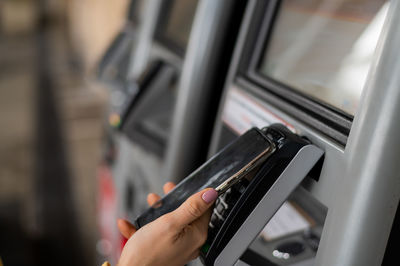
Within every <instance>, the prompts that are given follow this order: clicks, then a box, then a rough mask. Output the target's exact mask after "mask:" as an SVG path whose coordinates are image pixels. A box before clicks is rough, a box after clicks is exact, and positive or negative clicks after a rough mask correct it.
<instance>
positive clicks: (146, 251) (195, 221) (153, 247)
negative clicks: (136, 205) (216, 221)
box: [117, 182, 215, 266]
mask: <svg viewBox="0 0 400 266" xmlns="http://www.w3.org/2000/svg"><path fill="white" fill-rule="evenodd" d="M174 187H175V184H173V183H171V182H169V183H166V184H165V185H164V187H163V190H164V192H165V193H168V192H169V191H171V190H172V189H173V188H174ZM207 190H210V189H205V190H202V191H200V192H198V193H196V194H193V195H192V196H191V197H190V198H188V199H187V200H186V201H185V202H184V203H183V204H182V205H181V206H180V207H179V208H178V209H176V210H175V211H173V212H170V213H167V214H165V215H163V216H161V217H160V218H158V219H157V220H155V221H153V222H151V223H149V224H147V225H145V226H143V227H142V228H140V229H139V230H136V228H135V227H134V226H133V225H132V224H131V223H130V222H128V221H127V220H124V219H119V220H118V221H117V225H118V229H119V231H120V232H121V234H122V235H123V236H124V237H125V238H127V239H128V242H127V243H126V245H125V247H124V249H123V250H122V254H121V257H120V260H119V262H118V266H137V265H148V266H150V265H151V266H157V265H179V266H182V265H185V264H186V263H188V262H189V261H191V260H193V259H195V258H197V257H198V255H199V249H200V248H201V246H202V245H203V244H204V242H205V241H206V239H207V231H208V223H209V220H210V216H211V212H212V209H211V206H212V205H213V204H214V201H215V200H212V201H211V202H209V203H207V202H206V201H204V200H203V198H202V195H203V194H204V193H205V192H206V191H207ZM159 199H160V196H159V195H157V194H154V193H151V194H149V195H148V196H147V202H148V204H149V205H153V204H154V203H155V202H157V201H158V200H159Z"/></svg>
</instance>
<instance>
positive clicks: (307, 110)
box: [204, 0, 400, 265]
mask: <svg viewBox="0 0 400 266" xmlns="http://www.w3.org/2000/svg"><path fill="white" fill-rule="evenodd" d="M388 10H389V12H388ZM399 12H400V10H399V5H398V3H397V4H393V3H390V4H389V2H388V1H370V0H363V1H304V0H283V1H261V0H260V1H250V2H249V3H248V7H247V10H246V14H245V17H244V22H243V25H242V28H241V32H240V36H239V40H238V42H237V46H236V49H235V56H234V58H233V59H232V63H231V68H230V72H229V76H228V78H227V81H226V84H225V91H224V96H223V99H222V101H221V104H220V111H219V115H218V117H217V122H216V124H215V129H214V135H213V140H212V145H211V149H210V156H211V155H213V154H215V153H216V152H217V151H219V150H220V149H221V148H222V147H224V146H225V145H227V144H228V143H230V142H231V141H232V140H234V139H236V138H237V137H238V136H240V135H242V134H243V133H244V132H246V131H247V130H248V129H249V128H252V127H254V126H255V127H259V128H262V127H265V126H268V125H270V124H273V123H281V124H284V125H286V127H287V128H289V129H290V130H291V131H292V132H294V133H296V134H298V135H301V136H303V137H305V138H307V139H308V140H309V141H311V142H312V143H313V144H314V145H316V146H318V147H320V148H321V149H322V150H324V152H325V157H324V162H323V165H322V166H321V167H322V168H321V172H320V175H319V176H318V178H310V177H308V178H306V179H305V180H304V181H303V182H302V183H301V185H300V186H299V187H297V189H296V190H295V191H294V192H293V193H292V194H291V195H290V197H289V198H288V200H286V201H285V202H284V203H283V205H282V206H281V207H280V209H279V210H278V211H277V212H276V213H275V215H274V216H273V218H272V219H271V220H270V221H269V222H268V221H267V220H266V221H265V224H266V226H265V227H264V229H263V230H261V232H257V233H258V236H257V237H256V238H255V239H254V241H253V242H252V243H251V244H250V245H249V246H248V248H247V250H246V251H245V252H244V253H243V250H238V251H237V252H239V253H240V254H234V253H235V251H234V250H233V251H232V250H231V253H230V254H231V256H233V257H235V256H236V257H235V258H240V259H239V260H236V259H235V260H234V261H236V262H235V263H236V264H235V265H380V263H381V261H382V259H383V254H384V250H385V246H386V242H387V239H388V236H389V232H390V228H391V223H392V221H393V218H394V214H395V211H396V207H397V204H398V200H399V194H400V193H399V191H400V189H399V186H398V182H397V183H396V181H395V180H396V179H395V173H396V172H398V168H399V167H398V166H397V165H396V163H395V162H394V158H395V157H396V156H397V155H398V154H399V152H400V151H399V148H398V147H397V148H395V150H396V151H395V152H394V153H391V154H388V153H385V155H383V154H384V150H385V148H384V147H389V145H390V141H393V140H395V138H396V134H397V133H399V129H398V126H396V125H393V124H390V123H389V122H388V123H383V122H382V121H381V119H384V120H385V121H386V118H384V117H389V118H394V117H395V114H396V112H397V111H398V109H399V108H398V107H395V106H396V105H394V104H393V103H394V102H393V101H394V99H396V100H397V101H398V100H399V93H396V92H395V90H394V89H393V90H391V85H390V83H388V82H389V81H388V80H385V77H386V78H387V79H389V80H391V81H390V82H395V83H396V82H397V84H398V78H397V75H396V74H395V71H398V70H399V64H398V63H396V62H398V61H399V60H396V62H394V61H393V60H390V57H391V56H396V57H397V58H398V55H396V54H395V48H394V47H395V45H398V44H399V33H398V32H397V33H394V32H395V25H396V24H397V23H398V18H397V17H396V14H397V15H398V14H399ZM388 32H392V34H393V35H389V33H388ZM389 36H390V37H389ZM397 89H398V87H397ZM380 90H381V91H385V92H387V93H391V94H392V95H391V96H385V97H383V96H382V95H381V92H380ZM391 98H392V100H390V99H391ZM391 101H392V102H391ZM397 105H398V104H397ZM388 106H391V108H389V109H390V110H389V109H388ZM373 124H376V125H377V126H378V125H381V126H382V128H380V129H379V130H378V129H374V127H373V126H372V125H373ZM371 131H374V132H375V134H378V132H380V136H382V134H385V139H382V138H379V137H378V136H376V135H374V134H372V132H371ZM395 133H396V134H395ZM367 143H369V145H367ZM372 146H374V147H372ZM376 152H378V153H379V154H381V155H382V156H383V157H385V158H379V159H377V158H376V156H373V154H375V153H376ZM380 152H382V153H380ZM372 158H375V159H374V160H372ZM368 161H369V162H368ZM372 162H373V163H372ZM382 169H386V170H384V171H383V172H384V173H382V172H380V173H378V170H382ZM388 169H390V170H389V171H388ZM385 191H388V192H389V191H390V192H389V194H386V195H385ZM389 206H393V208H391V207H389ZM217 216H218V214H217ZM255 219H262V217H261V218H260V217H256V218H255ZM267 222H268V223H267ZM249 230H251V229H249ZM251 233H253V232H251ZM371 243H379V244H376V245H373V244H371ZM211 249H212V247H211ZM205 252H206V253H205V255H204V256H205V257H207V252H210V251H205ZM228 257H229V256H228ZM217 261H218V264H215V263H216V262H215V261H214V262H208V263H209V264H213V265H229V264H230V265H232V261H229V260H228V261H229V262H228V263H225V262H224V261H223V260H217ZM206 264H207V263H206Z"/></svg>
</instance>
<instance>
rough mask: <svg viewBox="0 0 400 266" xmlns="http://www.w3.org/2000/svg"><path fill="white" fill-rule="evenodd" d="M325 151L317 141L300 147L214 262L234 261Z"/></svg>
mask: <svg viewBox="0 0 400 266" xmlns="http://www.w3.org/2000/svg"><path fill="white" fill-rule="evenodd" d="M323 153H324V152H323V151H322V150H321V149H319V148H318V147H316V146H314V145H307V146H305V147H303V148H301V149H300V151H299V152H298V153H297V154H296V156H295V157H294V158H293V160H292V161H291V162H290V163H289V165H288V166H287V167H286V168H285V170H284V171H283V172H282V174H281V175H280V176H279V178H278V179H277V180H276V181H275V183H274V184H273V186H272V187H271V188H270V189H269V191H268V192H267V193H266V194H265V195H264V197H263V198H262V200H261V201H260V202H259V204H258V205H257V206H256V207H255V208H254V210H253V211H252V212H251V214H250V215H249V217H248V218H247V219H246V221H245V222H244V223H243V224H242V225H241V226H240V228H239V229H238V231H237V232H236V234H235V235H234V236H233V237H232V239H231V240H230V241H229V243H228V244H227V245H226V247H225V248H224V250H223V251H222V252H221V253H220V255H219V256H218V257H217V259H216V260H215V263H214V265H219V266H220V265H233V264H234V263H235V262H236V261H237V260H238V259H239V257H240V256H241V255H242V254H243V252H244V251H245V250H246V249H247V247H248V246H249V245H250V243H251V242H252V241H253V240H254V239H255V238H256V237H257V235H258V234H259V233H260V231H261V230H262V229H263V228H264V226H265V225H266V224H267V222H268V221H269V220H270V219H271V218H272V216H273V215H274V214H275V212H276V211H277V210H278V209H279V207H280V206H281V205H282V204H283V202H284V201H285V200H286V199H287V197H288V196H289V195H290V193H291V192H292V191H293V190H294V189H295V188H296V187H297V186H298V185H299V184H300V182H301V181H302V180H303V179H304V178H305V177H306V175H307V174H308V172H309V171H310V170H311V169H312V167H313V166H314V165H315V164H316V163H317V161H318V160H319V159H320V158H321V156H322V155H323Z"/></svg>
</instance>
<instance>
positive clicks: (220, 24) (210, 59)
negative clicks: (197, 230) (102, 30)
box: [164, 0, 233, 180]
mask: <svg viewBox="0 0 400 266" xmlns="http://www.w3.org/2000/svg"><path fill="white" fill-rule="evenodd" d="M232 6H233V1H230V0H220V1H215V0H203V1H199V4H198V7H197V12H196V16H195V19H194V22H193V28H192V32H191V35H190V40H189V44H188V48H187V51H186V56H185V61H184V64H183V72H182V76H181V79H180V83H179V87H178V99H177V103H176V108H175V113H174V118H173V124H172V133H171V139H170V142H169V146H168V150H167V156H166V164H165V171H164V173H165V176H166V179H167V180H179V179H182V178H183V177H185V175H186V174H188V173H189V172H190V170H192V169H193V167H194V165H193V161H194V159H193V158H194V156H196V154H195V152H196V151H197V150H198V149H199V148H201V145H202V143H200V141H199V140H200V139H201V132H202V128H203V127H204V126H205V123H212V122H210V121H204V119H205V115H206V111H207V110H206V107H207V103H209V101H210V97H212V96H213V92H212V91H211V88H210V82H211V79H212V73H214V71H217V69H216V65H217V59H218V53H219V52H220V49H221V48H222V47H220V46H221V38H222V36H223V34H222V33H223V32H224V31H226V30H227V27H229V24H228V17H229V12H230V10H231V8H232Z"/></svg>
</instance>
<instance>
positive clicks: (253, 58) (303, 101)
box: [235, 0, 353, 146]
mask: <svg viewBox="0 0 400 266" xmlns="http://www.w3.org/2000/svg"><path fill="white" fill-rule="evenodd" d="M281 3H282V1H279V0H271V1H260V0H259V1H257V3H256V7H255V9H254V10H255V12H254V16H253V17H252V21H251V24H250V26H249V29H250V30H249V33H248V35H247V36H246V42H245V44H244V48H243V51H242V53H241V54H242V55H241V58H240V62H239V69H238V73H237V78H236V80H235V81H238V82H240V85H241V86H244V87H249V86H250V87H253V89H254V87H256V90H257V89H259V88H262V90H263V91H264V92H265V91H267V92H268V95H266V96H265V98H266V100H267V101H268V102H269V103H270V104H272V105H274V106H276V107H278V108H279V109H281V110H282V111H284V112H286V113H288V114H290V115H291V116H293V117H295V118H296V119H298V120H300V121H301V122H304V123H305V124H307V125H309V126H310V127H313V128H315V129H317V130H318V131H320V132H321V133H323V134H324V135H326V136H328V137H330V138H331V139H333V140H334V141H336V142H337V143H339V144H341V145H343V146H344V145H345V144H346V142H347V137H348V135H349V133H350V128H351V124H352V121H353V116H352V115H349V114H347V113H345V112H344V111H342V110H340V109H338V108H336V107H334V106H332V105H330V104H328V103H325V102H323V101H321V100H319V99H317V98H315V97H312V96H310V95H307V94H305V93H302V92H300V91H298V90H296V89H294V88H291V87H290V86H288V85H285V84H283V83H281V82H279V81H277V80H274V79H273V78H270V77H267V76H265V75H262V74H261V73H260V72H259V70H258V69H259V66H260V63H261V60H262V59H263V56H264V54H263V53H264V51H265V50H266V48H267V46H268V43H269V40H270V37H271V33H272V30H273V26H274V22H275V18H276V17H277V14H278V12H279V7H280V4H281ZM263 94H264V95H265V93H263ZM289 106H290V107H289Z"/></svg>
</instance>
